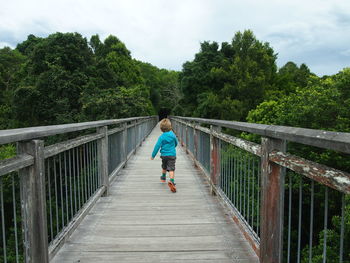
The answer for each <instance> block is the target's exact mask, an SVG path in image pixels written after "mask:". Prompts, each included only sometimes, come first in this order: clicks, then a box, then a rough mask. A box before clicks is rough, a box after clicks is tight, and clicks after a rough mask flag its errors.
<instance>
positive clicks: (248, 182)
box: [247, 156, 251, 225]
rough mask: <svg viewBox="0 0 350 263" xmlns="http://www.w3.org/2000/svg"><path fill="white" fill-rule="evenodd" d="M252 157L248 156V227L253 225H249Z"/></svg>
mask: <svg viewBox="0 0 350 263" xmlns="http://www.w3.org/2000/svg"><path fill="white" fill-rule="evenodd" d="M250 160H251V159H250V156H248V178H247V180H248V193H247V197H248V202H247V210H248V212H247V222H248V225H251V224H249V212H250V211H249V208H250V206H249V202H250Z"/></svg>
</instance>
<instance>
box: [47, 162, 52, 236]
mask: <svg viewBox="0 0 350 263" xmlns="http://www.w3.org/2000/svg"><path fill="white" fill-rule="evenodd" d="M50 160H51V159H50V158H49V159H47V178H48V188H49V207H50V234H51V240H53V224H52V203H51V168H50Z"/></svg>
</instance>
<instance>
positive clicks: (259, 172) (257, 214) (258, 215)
mask: <svg viewBox="0 0 350 263" xmlns="http://www.w3.org/2000/svg"><path fill="white" fill-rule="evenodd" d="M260 183H261V164H259V165H258V192H257V196H258V202H257V204H258V206H257V209H256V217H257V219H258V220H257V222H258V227H257V234H258V235H259V237H260V232H259V230H260V193H261V189H260Z"/></svg>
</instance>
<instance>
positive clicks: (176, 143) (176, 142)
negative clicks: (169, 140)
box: [175, 136, 179, 147]
mask: <svg viewBox="0 0 350 263" xmlns="http://www.w3.org/2000/svg"><path fill="white" fill-rule="evenodd" d="M178 143H179V142H178V141H177V138H176V136H175V147H176V146H177V145H178Z"/></svg>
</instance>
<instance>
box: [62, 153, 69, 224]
mask: <svg viewBox="0 0 350 263" xmlns="http://www.w3.org/2000/svg"><path fill="white" fill-rule="evenodd" d="M63 159H64V182H65V185H66V214H67V215H66V217H67V225H68V222H69V210H68V188H67V187H68V186H67V185H68V184H67V152H64V158H63Z"/></svg>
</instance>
